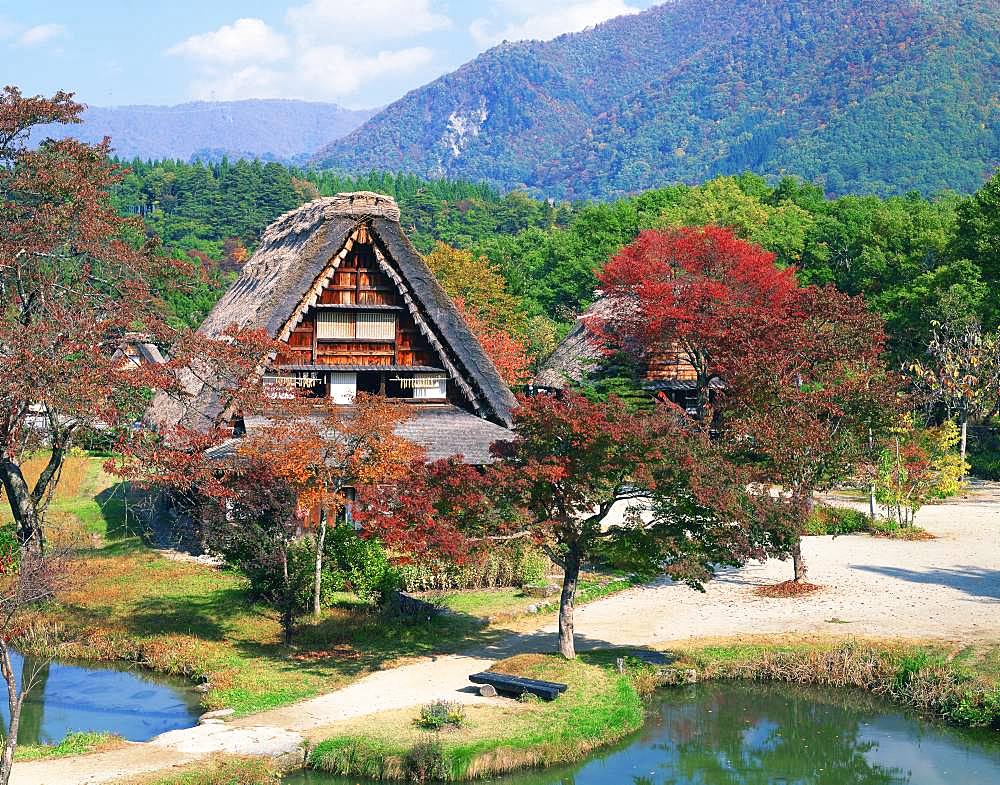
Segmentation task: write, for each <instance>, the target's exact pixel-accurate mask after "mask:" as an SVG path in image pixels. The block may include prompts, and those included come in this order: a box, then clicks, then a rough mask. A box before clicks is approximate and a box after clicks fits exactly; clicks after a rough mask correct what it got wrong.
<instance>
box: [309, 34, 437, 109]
mask: <svg viewBox="0 0 1000 785" xmlns="http://www.w3.org/2000/svg"><path fill="white" fill-rule="evenodd" d="M433 56H434V53H433V52H432V51H431V50H430V49H427V48H426V47H423V46H414V47H410V48H408V49H397V50H393V51H382V52H378V53H377V54H375V55H374V56H370V55H360V54H358V53H357V52H353V51H350V50H348V49H345V48H344V47H342V46H317V47H312V48H309V49H306V50H304V51H303V52H302V54H301V55H300V56H299V57H297V58H296V70H297V72H298V77H299V79H300V81H299V89H300V90H304V91H305V94H304V95H300V96H299V97H302V98H308V97H316V98H322V97H337V96H342V95H351V94H354V93H357V92H358V91H359V90H360V89H361V88H362V86H363V85H364V84H365V82H367V81H371V80H374V79H378V78H380V77H383V76H387V75H390V74H405V73H407V72H409V71H412V70H413V69H415V68H419V67H421V66H425V65H427V64H428V63H430V62H431V60H432V59H433Z"/></svg>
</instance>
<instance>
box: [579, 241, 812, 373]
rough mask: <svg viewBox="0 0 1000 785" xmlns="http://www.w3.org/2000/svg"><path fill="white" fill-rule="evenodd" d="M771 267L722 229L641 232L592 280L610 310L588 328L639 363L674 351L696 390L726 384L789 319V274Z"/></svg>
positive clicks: (792, 284)
mask: <svg viewBox="0 0 1000 785" xmlns="http://www.w3.org/2000/svg"><path fill="white" fill-rule="evenodd" d="M774 259H775V256H774V254H772V253H768V252H767V251H764V250H763V249H761V248H759V247H757V246H756V245H753V244H752V243H748V242H746V241H745V240H741V239H740V238H738V237H737V236H736V235H734V234H733V233H732V232H731V231H730V230H729V229H722V228H719V227H715V226H706V227H700V228H693V227H683V228H678V229H670V230H648V231H644V232H642V233H640V234H639V237H638V238H636V240H635V241H634V242H633V243H632V244H631V245H628V246H626V247H625V248H623V249H622V250H621V251H619V252H618V253H617V254H616V255H615V256H614V257H612V258H611V260H610V261H609V262H608V263H607V265H605V267H604V269H603V270H602V271H601V273H600V274H599V276H598V278H599V280H600V282H601V286H602V288H603V290H604V293H605V294H606V295H608V296H609V297H611V298H613V300H615V301H616V307H615V309H614V312H613V315H612V316H611V318H610V319H608V320H606V321H605V322H604V323H596V324H595V326H596V327H597V328H598V329H602V331H603V332H605V333H606V334H607V335H608V336H609V337H610V338H612V339H613V340H614V341H616V342H618V343H619V344H620V345H621V346H622V347H623V348H626V349H632V350H633V351H637V352H639V353H640V354H643V355H648V354H649V353H655V352H656V351H662V350H663V349H669V348H677V349H679V350H680V351H681V352H682V356H683V357H684V359H686V360H687V361H688V362H690V363H691V365H692V366H694V368H695V370H696V371H697V373H698V384H699V388H701V389H706V388H707V385H708V384H709V382H710V381H711V380H712V379H715V378H724V379H727V382H728V378H729V377H730V375H731V374H732V372H733V371H734V370H737V369H739V367H740V365H741V364H742V363H743V362H745V359H746V357H747V356H748V355H752V354H760V353H762V352H764V351H767V349H768V348H770V346H771V345H772V344H773V341H772V340H771V339H772V337H773V331H774V330H775V328H776V327H778V326H780V325H781V324H782V323H783V322H784V321H785V320H786V319H787V318H789V315H790V314H789V308H790V306H792V304H793V303H794V301H795V298H796V295H797V293H798V291H799V288H798V284H797V283H796V280H795V272H794V270H792V269H791V268H787V269H779V268H777V267H776V266H775V264H774Z"/></svg>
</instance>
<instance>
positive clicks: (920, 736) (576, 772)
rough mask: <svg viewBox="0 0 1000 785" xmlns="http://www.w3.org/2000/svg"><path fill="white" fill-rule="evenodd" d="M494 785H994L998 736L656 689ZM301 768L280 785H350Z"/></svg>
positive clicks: (728, 685) (788, 701) (809, 695)
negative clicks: (633, 722) (564, 761)
mask: <svg viewBox="0 0 1000 785" xmlns="http://www.w3.org/2000/svg"><path fill="white" fill-rule="evenodd" d="M487 781H488V782H491V783H495V785H608V784H611V783H613V784H614V785H619V783H620V784H621V785H750V784H752V785H791V784H792V783H795V785H945V784H946V783H947V785H959V784H960V785H996V783H1000V734H996V733H990V732H988V731H983V732H975V731H964V730H958V729H954V728H949V727H946V726H943V725H938V724H935V723H931V722H928V721H926V720H923V719H920V718H918V717H915V716H912V715H910V714H907V713H905V712H902V711H899V710H897V709H894V708H891V707H887V706H886V705H885V704H884V703H880V702H879V701H877V700H875V699H874V698H872V697H871V696H869V695H867V694H864V693H858V692H854V691H845V690H827V689H818V688H804V687H796V686H790V685H771V684H756V683H744V682H717V683H706V684H699V685H694V686H691V687H685V688H680V689H674V690H664V691H663V692H662V693H661V694H660V695H659V697H658V698H657V699H656V700H655V701H654V702H653V704H652V706H651V711H650V717H649V721H648V722H647V723H646V726H645V728H644V729H643V730H642V731H640V732H639V733H637V734H636V735H635V736H633V737H631V738H630V739H628V740H626V741H625V742H624V743H622V744H620V745H618V746H616V747H612V748H608V749H605V750H603V751H602V752H601V753H599V754H597V755H594V756H592V757H590V758H589V759H587V760H585V761H582V762H581V763H579V764H577V765H574V766H566V767H560V768H551V769H545V770H542V771H529V772H523V773H520V774H514V775H511V776H508V777H499V778H492V779H490V780H487ZM357 782H358V780H357V779H356V778H351V779H349V780H345V779H339V778H336V777H331V776H328V775H323V774H318V773H315V772H299V773H296V774H292V775H289V776H288V777H287V778H286V779H285V783H286V785H356V783H357Z"/></svg>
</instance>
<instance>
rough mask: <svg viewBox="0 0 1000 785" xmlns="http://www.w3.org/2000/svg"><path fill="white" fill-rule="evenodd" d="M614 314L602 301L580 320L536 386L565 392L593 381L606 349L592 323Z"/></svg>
mask: <svg viewBox="0 0 1000 785" xmlns="http://www.w3.org/2000/svg"><path fill="white" fill-rule="evenodd" d="M611 313H612V304H611V301H610V300H609V299H608V298H607V297H601V298H600V299H598V300H597V301H596V302H594V304H593V305H591V306H590V307H589V308H587V310H585V311H584V312H583V313H581V314H580V315H579V316H577V317H576V323H575V324H574V325H573V328H572V329H571V330H570V331H569V332H568V333H567V334H566V337H565V338H563V340H562V342H561V343H560V344H559V345H558V346H557V347H556V348H555V351H554V352H552V354H550V355H549V357H548V359H547V360H546V361H545V362H544V363H542V366H541V367H540V368H539V369H538V373H537V374H535V378H534V379H532V381H531V383H532V385H534V386H535V387H544V388H546V389H550V390H562V389H565V388H566V387H569V386H571V385H573V384H579V383H580V382H582V381H585V380H587V379H590V378H593V376H594V374H595V372H596V371H597V370H598V366H599V365H600V363H601V360H602V359H603V357H604V347H603V344H602V342H601V339H600V338H599V337H598V336H597V335H595V334H594V331H593V330H592V329H591V328H590V327H589V326H588V320H589V319H591V318H593V317H609V316H611Z"/></svg>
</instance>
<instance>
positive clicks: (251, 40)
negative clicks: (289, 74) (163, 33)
mask: <svg viewBox="0 0 1000 785" xmlns="http://www.w3.org/2000/svg"><path fill="white" fill-rule="evenodd" d="M167 54H168V55H177V56H180V57H186V58H189V59H191V60H194V61H197V62H200V63H202V64H219V65H236V64H239V63H252V62H255V61H264V62H267V63H273V62H276V61H278V60H281V59H283V58H284V57H286V56H287V55H288V42H287V41H286V40H285V37H284V36H283V35H281V34H280V33H278V32H276V31H274V30H272V29H271V28H270V27H269V26H268V25H267V23H265V22H264V21H263V20H262V19H246V18H245V19H237V20H236V21H235V22H233V23H232V24H231V25H223V26H222V27H220V28H219V29H218V30H213V31H212V32H210V33H200V34H198V35H192V36H190V37H188V38H185V39H184V40H183V41H181V42H180V43H178V44H174V45H173V46H172V47H170V48H169V49H168V50H167Z"/></svg>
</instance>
